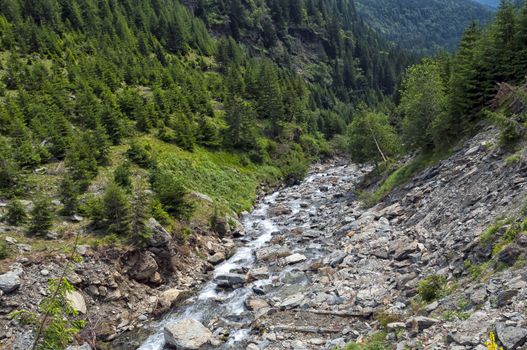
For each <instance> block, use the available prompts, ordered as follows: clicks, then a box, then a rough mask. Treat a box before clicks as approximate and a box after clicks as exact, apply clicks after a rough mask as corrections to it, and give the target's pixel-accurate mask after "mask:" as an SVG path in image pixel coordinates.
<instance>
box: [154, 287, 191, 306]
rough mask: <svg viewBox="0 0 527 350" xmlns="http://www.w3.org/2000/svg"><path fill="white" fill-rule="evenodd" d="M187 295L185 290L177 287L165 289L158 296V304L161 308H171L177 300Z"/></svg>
mask: <svg viewBox="0 0 527 350" xmlns="http://www.w3.org/2000/svg"><path fill="white" fill-rule="evenodd" d="M186 295H187V292H185V291H182V290H180V289H177V288H171V289H167V290H165V291H164V292H162V293H161V295H160V296H159V304H160V305H161V307H162V308H166V309H168V308H171V307H173V306H174V305H176V304H177V303H178V302H180V301H181V300H183V299H184V298H185V297H186Z"/></svg>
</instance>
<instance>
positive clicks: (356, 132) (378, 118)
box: [348, 111, 399, 163]
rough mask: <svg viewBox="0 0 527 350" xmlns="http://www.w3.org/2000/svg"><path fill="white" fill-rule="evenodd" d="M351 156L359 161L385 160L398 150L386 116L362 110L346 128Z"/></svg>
mask: <svg viewBox="0 0 527 350" xmlns="http://www.w3.org/2000/svg"><path fill="white" fill-rule="evenodd" d="M348 139H349V142H350V152H351V158H352V159H353V160H354V161H356V162H359V163H364V162H368V161H372V160H373V161H375V162H378V161H386V160H388V158H390V157H393V156H395V155H396V154H397V153H398V151H399V140H398V138H397V135H396V133H395V130H394V128H393V127H392V126H391V125H390V123H389V121H388V116H386V115H385V114H382V113H375V112H367V111H362V112H360V113H358V114H357V115H356V116H355V118H354V119H353V121H352V122H351V124H350V126H349V128H348Z"/></svg>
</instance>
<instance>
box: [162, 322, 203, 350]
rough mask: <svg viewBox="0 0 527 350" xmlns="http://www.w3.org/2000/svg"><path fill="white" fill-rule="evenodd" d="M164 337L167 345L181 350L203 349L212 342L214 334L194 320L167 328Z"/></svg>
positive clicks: (172, 324)
mask: <svg viewBox="0 0 527 350" xmlns="http://www.w3.org/2000/svg"><path fill="white" fill-rule="evenodd" d="M164 336H165V342H166V343H167V344H169V345H171V346H174V347H176V349H180V350H196V349H201V348H202V347H203V346H205V345H206V344H207V343H209V342H210V341H211V340H212V332H211V331H210V330H209V329H207V328H206V327H205V326H204V325H202V324H201V323H200V322H198V321H196V320H194V319H192V318H187V319H183V320H180V321H176V322H174V323H171V324H169V325H167V326H165V328H164Z"/></svg>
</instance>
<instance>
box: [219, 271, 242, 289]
mask: <svg viewBox="0 0 527 350" xmlns="http://www.w3.org/2000/svg"><path fill="white" fill-rule="evenodd" d="M215 281H216V283H217V285H218V287H220V288H237V287H241V286H243V285H244V284H245V276H244V275H241V274H237V273H226V274H223V275H218V276H216V278H215Z"/></svg>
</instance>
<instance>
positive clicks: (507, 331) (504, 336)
mask: <svg viewBox="0 0 527 350" xmlns="http://www.w3.org/2000/svg"><path fill="white" fill-rule="evenodd" d="M496 336H497V337H498V339H499V340H500V342H501V343H502V344H503V346H504V347H505V350H509V349H517V348H518V347H520V346H522V345H524V344H525V343H526V341H527V329H525V328H522V327H515V326H507V325H506V324H505V323H503V322H500V323H498V324H497V325H496Z"/></svg>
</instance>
